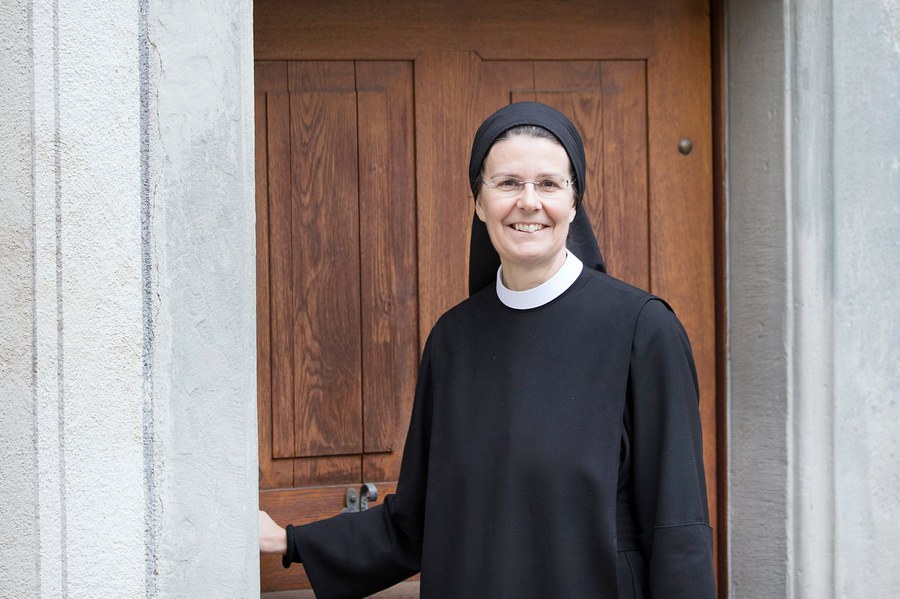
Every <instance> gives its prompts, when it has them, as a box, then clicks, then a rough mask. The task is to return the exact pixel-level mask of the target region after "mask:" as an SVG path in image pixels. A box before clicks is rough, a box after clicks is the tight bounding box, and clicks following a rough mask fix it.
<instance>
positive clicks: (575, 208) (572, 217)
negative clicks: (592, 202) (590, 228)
mask: <svg viewBox="0 0 900 599" xmlns="http://www.w3.org/2000/svg"><path fill="white" fill-rule="evenodd" d="M576 214H578V203H577V202H572V209H571V210H570V211H569V224H570V225H571V224H572V221H573V220H575V215H576Z"/></svg>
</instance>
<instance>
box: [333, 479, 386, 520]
mask: <svg viewBox="0 0 900 599" xmlns="http://www.w3.org/2000/svg"><path fill="white" fill-rule="evenodd" d="M370 501H378V489H377V488H375V485H373V484H372V483H364V484H363V485H362V486H361V487H360V488H359V492H357V491H356V489H354V488H353V487H350V488H349V489H347V492H346V493H344V506H345V507H344V509H342V510H341V513H344V512H364V511H366V510H367V509H369V502H370Z"/></svg>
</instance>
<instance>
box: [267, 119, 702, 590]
mask: <svg viewBox="0 0 900 599" xmlns="http://www.w3.org/2000/svg"><path fill="white" fill-rule="evenodd" d="M469 181H470V184H471V187H472V194H473V196H474V198H475V217H474V220H473V227H472V239H471V244H472V245H471V253H470V272H469V279H470V281H469V283H470V296H469V298H468V299H467V300H465V301H463V302H462V303H460V304H458V305H457V306H455V307H454V308H452V309H450V310H449V311H448V312H446V313H445V314H444V315H443V316H442V317H441V318H440V319H439V320H438V322H437V323H436V324H435V325H434V328H433V329H432V330H431V333H430V335H429V337H428V340H427V342H426V344H425V348H424V351H423V354H422V361H421V364H420V368H419V378H418V383H417V386H416V393H415V399H414V404H413V411H412V417H411V422H410V426H409V432H408V435H407V438H406V444H405V448H404V453H403V462H402V466H401V470H400V477H399V481H398V484H397V492H396V493H395V494H393V495H389V496H387V497H386V498H385V500H384V502H383V504H382V505H380V506H377V507H374V508H372V509H369V510H368V511H365V512H361V513H355V514H343V515H339V516H336V517H334V518H330V519H327V520H322V521H319V522H315V523H312V524H308V525H305V526H297V527H294V526H287V528H286V529H282V528H281V527H279V526H278V525H277V524H276V523H274V522H273V521H272V520H271V518H269V517H268V515H266V514H265V512H261V513H260V547H261V551H265V552H276V553H283V554H284V558H283V563H284V565H285V567H288V566H289V565H290V564H291V563H294V562H296V563H303V565H304V566H305V568H306V571H307V573H308V575H309V578H310V581H311V583H312V586H313V589H314V590H315V593H316V596H317V597H320V598H332V597H333V598H338V597H365V596H367V595H370V594H372V593H374V592H376V591H378V590H380V589H384V588H386V587H388V586H391V585H393V584H395V583H397V582H399V581H401V580H404V579H406V578H408V577H409V576H411V575H413V574H415V573H417V572H421V596H422V597H424V598H426V599H443V598H447V599H450V598H453V599H459V598H478V597H489V598H503V597H515V598H517V599H520V598H523V597H540V598H581V597H585V598H588V597H590V598H594V597H596V598H623V597H635V598H646V597H662V598H666V599H672V598H680V597H685V598H687V597H690V598H712V597H714V596H715V581H714V576H713V567H712V531H711V529H710V526H709V513H708V507H707V500H706V488H705V479H704V471H703V452H702V443H701V434H700V416H699V410H698V387H697V376H696V371H695V369H694V362H693V357H692V354H691V348H690V344H689V342H688V338H687V335H686V333H685V331H684V328H683V327H682V326H681V324H680V322H679V321H678V319H677V318H676V316H675V314H674V313H673V311H672V309H671V308H670V307H669V305H668V304H666V302H665V301H663V300H662V299H660V298H658V297H654V296H653V295H650V294H648V293H647V292H645V291H642V290H640V289H637V288H634V287H631V286H630V285H627V284H625V283H623V282H621V281H618V280H616V279H614V278H612V277H610V276H609V275H607V274H605V269H604V266H603V261H602V258H601V255H600V251H599V249H598V247H597V241H596V239H595V237H594V234H593V233H592V231H591V227H590V224H589V222H588V219H587V215H586V214H585V211H584V207H583V205H582V201H581V200H582V197H583V195H584V188H585V187H584V183H585V157H584V146H583V144H582V141H581V136H580V135H579V133H578V131H577V129H576V128H575V126H574V125H573V124H572V123H571V122H570V121H569V119H568V118H566V116H564V115H563V114H562V113H560V112H559V111H557V110H555V109H553V108H551V107H549V106H546V105H544V104H539V103H535V102H519V103H514V104H510V105H508V106H506V107H504V108H501V109H500V110H498V111H497V112H496V113H494V114H493V115H491V116H490V117H489V118H488V119H487V120H486V121H485V122H484V123H483V124H482V125H481V127H480V128H479V129H478V131H477V133H476V135H475V140H474V143H473V144H472V154H471V159H470V163H469Z"/></svg>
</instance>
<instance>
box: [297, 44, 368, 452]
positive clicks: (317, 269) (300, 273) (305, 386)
mask: <svg viewBox="0 0 900 599" xmlns="http://www.w3.org/2000/svg"><path fill="white" fill-rule="evenodd" d="M354 79H355V76H354V70H353V63H350V62H290V63H288V89H289V90H291V104H290V106H291V227H292V239H291V241H292V254H293V262H292V266H293V268H292V284H293V300H294V301H293V304H292V314H293V326H294V396H293V401H294V431H295V432H294V451H295V453H294V455H295V456H297V457H308V456H324V455H340V454H348V453H358V452H360V451H361V450H362V426H361V425H362V382H361V377H362V373H361V357H360V307H359V306H360V305H359V205H358V201H359V199H358V180H359V179H358V177H359V175H358V172H357V166H358V163H357V147H356V139H357V138H356V136H357V131H356V94H355V89H354V87H355V81H354Z"/></svg>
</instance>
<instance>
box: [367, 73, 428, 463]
mask: <svg viewBox="0 0 900 599" xmlns="http://www.w3.org/2000/svg"><path fill="white" fill-rule="evenodd" d="M356 89H357V106H358V112H359V187H360V189H359V215H360V216H359V218H360V223H361V225H360V277H361V281H360V283H361V290H362V294H361V296H362V306H361V308H362V352H363V354H362V355H363V358H362V359H363V397H364V402H363V435H364V444H365V447H364V449H365V452H366V454H367V455H366V456H365V457H364V459H363V478H364V479H366V480H369V479H375V480H390V479H395V478H396V477H397V476H398V475H399V472H400V456H401V455H402V451H403V441H404V439H405V437H406V428H407V425H408V423H409V415H410V412H411V410H412V399H413V393H414V390H415V378H416V371H417V364H418V357H419V353H418V342H419V330H418V309H417V308H418V301H417V300H418V289H417V281H416V275H415V273H416V187H415V185H416V165H415V141H414V129H413V112H414V109H413V70H412V63H410V62H399V61H398V62H359V63H357V65H356ZM376 453H377V454H381V455H372V454H376Z"/></svg>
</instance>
